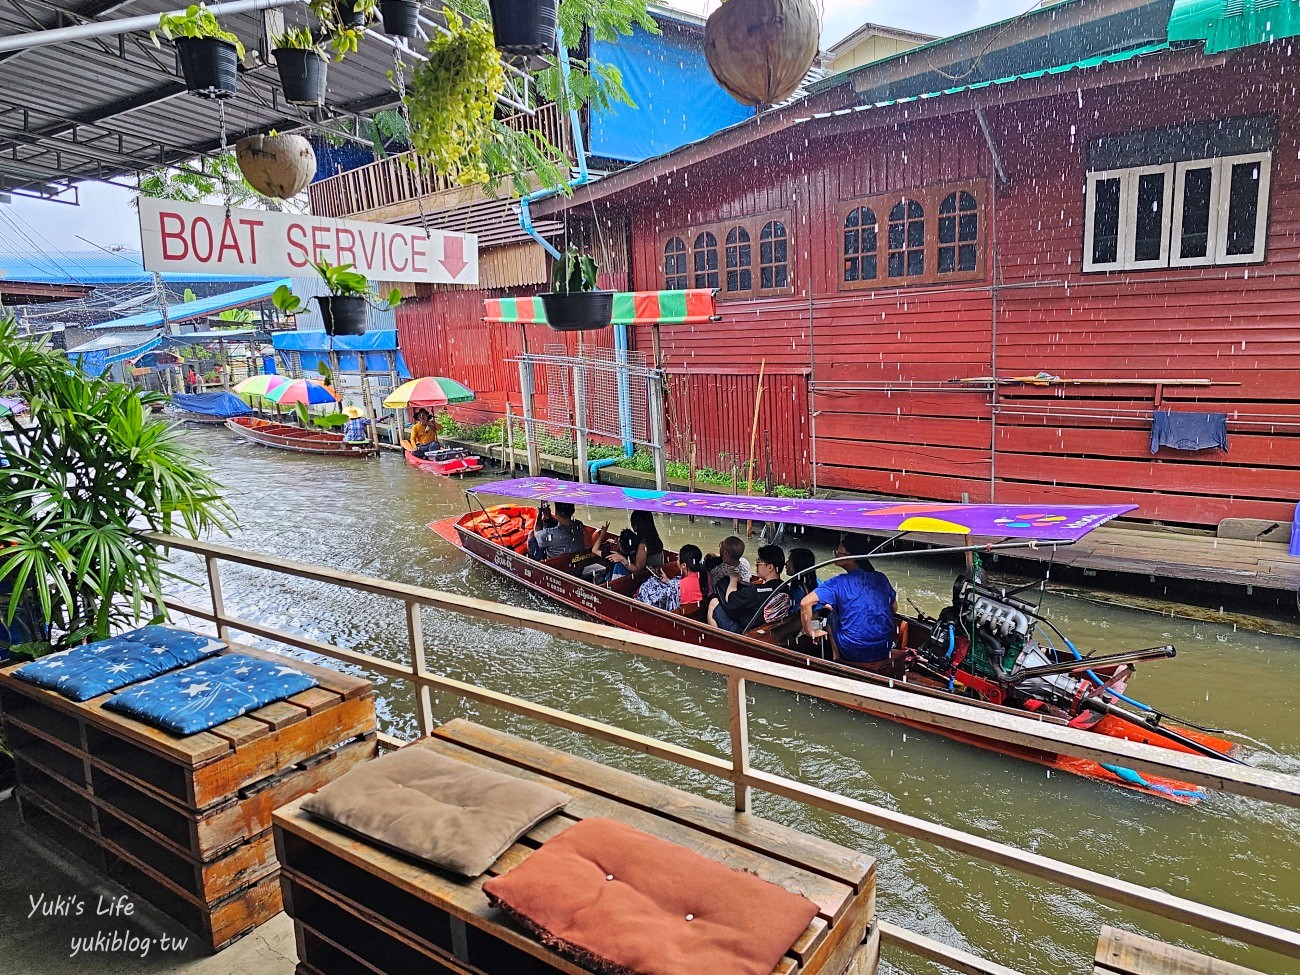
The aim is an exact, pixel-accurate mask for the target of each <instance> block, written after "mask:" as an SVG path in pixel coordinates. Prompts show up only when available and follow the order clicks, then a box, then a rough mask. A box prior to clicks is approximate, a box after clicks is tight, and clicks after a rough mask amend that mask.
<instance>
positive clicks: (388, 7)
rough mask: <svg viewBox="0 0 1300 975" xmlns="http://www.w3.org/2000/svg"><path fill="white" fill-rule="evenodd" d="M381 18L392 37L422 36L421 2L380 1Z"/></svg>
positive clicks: (406, 0)
mask: <svg viewBox="0 0 1300 975" xmlns="http://www.w3.org/2000/svg"><path fill="white" fill-rule="evenodd" d="M379 16H380V17H382V18H383V21H384V33H385V34H388V35H389V36H391V37H409V38H416V37H419V36H420V0H379Z"/></svg>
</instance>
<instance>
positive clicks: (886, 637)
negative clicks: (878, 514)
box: [799, 534, 898, 664]
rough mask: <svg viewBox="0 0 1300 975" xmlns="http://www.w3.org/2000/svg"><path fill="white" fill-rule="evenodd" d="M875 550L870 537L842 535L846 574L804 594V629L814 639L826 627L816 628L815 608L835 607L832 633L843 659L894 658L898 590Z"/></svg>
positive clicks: (838, 553)
mask: <svg viewBox="0 0 1300 975" xmlns="http://www.w3.org/2000/svg"><path fill="white" fill-rule="evenodd" d="M870 551H871V540H870V539H868V538H867V537H865V536H863V535H853V534H845V535H843V536H841V538H840V544H839V547H838V548H836V550H835V556H836V558H837V559H839V560H840V561H839V564H840V565H842V566H843V567H844V570H845V571H844V574H843V575H836V576H831V577H830V578H829V579H827V580H825V581H824V582H821V583H820V584H819V585H818V586H817V588H816V589H814V590H813V591H812V592H810V593H808V595H806V596H804V598H803V600H802V601H801V602H800V603H799V616H800V620H801V622H802V624H803V631H804V633H805V634H807V635H808V636H809V637H811V638H812V639H813V640H822V639H825V637H826V630H824V629H814V627H813V612H814V610H816V609H817V607H818V606H819V605H820V606H828V607H830V610H831V617H830V620H831V630H830V632H831V635H832V636H833V637H834V639H835V647H836V649H838V651H839V655H840V657H842V658H843V659H844V660H849V661H852V662H854V663H862V664H880V663H884V662H887V661H888V660H889V651H890V650H891V649H892V648H893V645H894V630H895V627H894V613H895V611H896V610H897V609H898V594H897V593H896V592H894V587H893V586H892V585H891V584H890V582H889V579H888V577H886V576H885V574H884V573H883V572H877V571H876V570H875V567H874V566H872V564H871V560H870V559H868V558H867V554H868V553H869V552H870ZM846 556H851V558H846Z"/></svg>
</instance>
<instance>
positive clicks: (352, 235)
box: [335, 227, 357, 264]
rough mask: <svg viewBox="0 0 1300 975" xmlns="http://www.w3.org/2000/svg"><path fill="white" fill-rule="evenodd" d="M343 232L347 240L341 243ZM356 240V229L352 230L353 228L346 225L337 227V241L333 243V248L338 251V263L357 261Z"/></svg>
mask: <svg viewBox="0 0 1300 975" xmlns="http://www.w3.org/2000/svg"><path fill="white" fill-rule="evenodd" d="M344 234H346V235H347V239H348V242H347V243H346V244H344V243H343V235H344ZM356 240H357V234H356V231H354V230H348V228H347V227H340V228H339V229H338V241H337V243H336V244H335V249H336V250H337V251H338V252H339V263H340V264H355V263H357V251H356V247H357V244H356ZM344 254H346V255H347V257H346V258H344V256H343V255H344Z"/></svg>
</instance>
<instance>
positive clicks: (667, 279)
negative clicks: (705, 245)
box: [664, 237, 690, 291]
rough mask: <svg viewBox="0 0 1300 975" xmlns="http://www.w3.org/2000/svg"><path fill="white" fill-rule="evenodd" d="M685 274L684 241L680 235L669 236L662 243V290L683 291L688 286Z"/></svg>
mask: <svg viewBox="0 0 1300 975" xmlns="http://www.w3.org/2000/svg"><path fill="white" fill-rule="evenodd" d="M689 286H690V285H689V281H688V279H687V276H686V242H685V241H683V240H682V239H681V238H680V237H669V238H668V243H666V244H664V290H666V291H685V290H686V289H687V288H688V287H689Z"/></svg>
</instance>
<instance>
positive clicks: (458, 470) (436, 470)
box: [402, 440, 483, 477]
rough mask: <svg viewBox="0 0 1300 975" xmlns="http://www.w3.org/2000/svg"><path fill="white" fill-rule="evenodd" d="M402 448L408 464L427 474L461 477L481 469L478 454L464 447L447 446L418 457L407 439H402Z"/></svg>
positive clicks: (481, 465) (481, 463)
mask: <svg viewBox="0 0 1300 975" xmlns="http://www.w3.org/2000/svg"><path fill="white" fill-rule="evenodd" d="M402 450H403V452H404V453H405V454H406V462H407V463H408V464H410V465H411V466H412V467H416V468H419V469H420V470H422V471H425V472H427V473H429V474H441V475H442V476H443V477H453V476H454V477H463V476H464V475H466V474H476V473H477V472H479V471H481V470H482V469H483V462H482V461H481V460H480V459H479V458H478V456H477V455H475V454H471V453H470V452H469V451H468V450H466V449H465V448H464V447H447V448H445V449H443V450H435V451H432V452H430V453H429V454H427V455H425V456H424V457H420V456H417V455H416V453H415V447H414V446H413V445H412V443H411V442H410V441H409V440H403V441H402Z"/></svg>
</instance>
